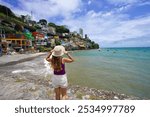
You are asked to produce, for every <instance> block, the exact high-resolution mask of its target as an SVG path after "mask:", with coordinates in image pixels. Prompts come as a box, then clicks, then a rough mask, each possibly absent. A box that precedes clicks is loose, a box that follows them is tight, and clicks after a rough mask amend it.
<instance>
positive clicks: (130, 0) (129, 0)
mask: <svg viewBox="0 0 150 117" xmlns="http://www.w3.org/2000/svg"><path fill="white" fill-rule="evenodd" d="M107 1H108V2H109V3H111V4H114V5H120V4H134V3H136V2H139V0H107Z"/></svg>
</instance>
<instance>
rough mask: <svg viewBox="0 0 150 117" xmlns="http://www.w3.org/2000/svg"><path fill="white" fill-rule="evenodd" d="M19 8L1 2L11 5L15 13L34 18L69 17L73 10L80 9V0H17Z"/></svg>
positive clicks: (77, 10)
mask: <svg viewBox="0 0 150 117" xmlns="http://www.w3.org/2000/svg"><path fill="white" fill-rule="evenodd" d="M18 1H19V6H20V7H19V8H18V7H14V6H11V5H10V4H8V3H6V2H3V4H5V5H6V6H8V7H9V6H11V9H12V10H13V11H14V12H15V13H17V14H26V13H28V14H31V11H32V12H33V15H34V17H35V19H40V18H45V19H49V18H51V17H56V16H60V17H71V15H72V14H73V13H75V12H79V11H80V9H79V8H80V6H81V5H82V4H81V3H82V2H81V0H18Z"/></svg>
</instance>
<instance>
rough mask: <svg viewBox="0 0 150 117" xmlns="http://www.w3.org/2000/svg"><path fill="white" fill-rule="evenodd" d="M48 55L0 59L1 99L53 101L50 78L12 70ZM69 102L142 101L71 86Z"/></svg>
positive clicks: (13, 56) (24, 55) (40, 54)
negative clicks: (16, 66) (26, 62)
mask: <svg viewBox="0 0 150 117" xmlns="http://www.w3.org/2000/svg"><path fill="white" fill-rule="evenodd" d="M42 55H46V53H35V54H21V55H19V54H18V55H12V56H10V55H6V56H2V57H0V74H1V75H0V89H1V90H0V99H3V100H41V99H42V100H53V99H54V97H55V96H54V91H53V90H54V89H53V87H52V84H51V81H50V78H49V77H50V76H47V77H43V76H41V75H36V74H30V73H29V72H27V73H20V74H12V71H11V70H12V69H13V68H14V67H15V65H16V64H17V63H21V62H25V61H31V60H32V59H34V58H36V57H38V56H42ZM67 93H68V96H69V100H133V99H140V98H137V97H133V96H127V95H125V94H119V93H116V92H112V91H104V90H98V89H95V88H88V87H82V86H78V85H69V87H68V91H67Z"/></svg>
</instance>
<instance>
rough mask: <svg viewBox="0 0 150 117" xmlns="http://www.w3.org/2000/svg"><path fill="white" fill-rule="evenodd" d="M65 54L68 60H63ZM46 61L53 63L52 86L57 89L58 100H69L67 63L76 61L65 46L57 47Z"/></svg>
mask: <svg viewBox="0 0 150 117" xmlns="http://www.w3.org/2000/svg"><path fill="white" fill-rule="evenodd" d="M63 54H66V55H67V57H68V58H63V57H62V56H63ZM51 55H52V56H51ZM46 60H47V61H48V62H50V63H51V66H52V68H53V69H54V74H53V76H52V85H53V86H54V88H55V96H56V100H60V99H67V86H68V81H67V75H66V71H65V63H71V62H73V61H74V59H73V58H72V57H71V56H70V54H69V53H68V52H67V51H65V48H64V47H63V46H55V48H54V49H53V50H52V51H50V53H49V54H48V56H47V58H46Z"/></svg>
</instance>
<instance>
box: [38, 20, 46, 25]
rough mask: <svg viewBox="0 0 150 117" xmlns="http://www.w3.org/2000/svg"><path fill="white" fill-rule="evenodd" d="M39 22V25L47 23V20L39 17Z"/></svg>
mask: <svg viewBox="0 0 150 117" xmlns="http://www.w3.org/2000/svg"><path fill="white" fill-rule="evenodd" d="M39 23H40V24H41V25H47V20H45V19H40V20H39Z"/></svg>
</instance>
